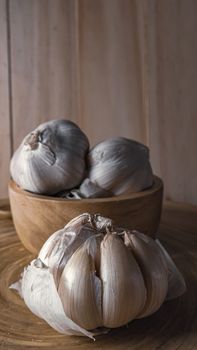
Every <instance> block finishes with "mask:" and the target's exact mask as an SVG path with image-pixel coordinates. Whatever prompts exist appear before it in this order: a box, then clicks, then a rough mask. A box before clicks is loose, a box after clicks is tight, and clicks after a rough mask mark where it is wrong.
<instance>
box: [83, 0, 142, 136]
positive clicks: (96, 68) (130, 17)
mask: <svg viewBox="0 0 197 350" xmlns="http://www.w3.org/2000/svg"><path fill="white" fill-rule="evenodd" d="M78 6H79V55H80V92H81V118H82V125H83V127H84V129H85V130H86V132H87V133H88V135H89V137H90V140H91V142H92V143H95V142H97V141H99V140H101V139H105V138H107V137H112V136H117V135H122V136H126V137H131V138H135V139H137V140H140V141H143V142H146V120H145V119H146V118H145V115H146V113H145V110H144V109H145V102H144V98H143V79H144V77H143V64H142V63H143V54H144V51H143V28H142V25H143V21H142V11H143V2H138V1H136V0H121V1H120V0H107V1H106V0H99V1H92V0H80V1H78Z"/></svg>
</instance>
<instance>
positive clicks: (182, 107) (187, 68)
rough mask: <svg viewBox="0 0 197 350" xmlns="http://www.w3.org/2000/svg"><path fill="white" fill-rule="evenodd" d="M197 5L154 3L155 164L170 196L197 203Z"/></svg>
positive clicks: (150, 36)
mask: <svg viewBox="0 0 197 350" xmlns="http://www.w3.org/2000/svg"><path fill="white" fill-rule="evenodd" d="M196 13H197V2H196V1H195V0H188V1H184V0H174V1H170V0H166V1H156V0H153V1H152V0H151V1H149V9H148V18H149V24H148V40H149V43H148V46H149V62H148V64H149V67H150V71H149V86H150V90H149V92H150V96H149V102H150V104H149V107H150V110H149V116H150V147H151V154H152V161H153V164H154V168H155V169H156V172H158V173H159V174H160V175H161V176H162V178H163V179H164V183H165V190H166V196H167V198H170V199H172V200H176V201H186V202H191V203H195V204H197V176H196V174H197V162H196V160H195V157H196V151H197V137H196V135H197V118H196V115H197V98H196V91H197V69H196V62H197V40H196V32H197V21H196Z"/></svg>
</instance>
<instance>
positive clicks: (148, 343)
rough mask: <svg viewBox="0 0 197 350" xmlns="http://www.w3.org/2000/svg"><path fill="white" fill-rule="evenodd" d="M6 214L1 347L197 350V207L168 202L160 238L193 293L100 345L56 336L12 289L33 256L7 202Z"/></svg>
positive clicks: (1, 247) (0, 271)
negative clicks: (14, 225)
mask: <svg viewBox="0 0 197 350" xmlns="http://www.w3.org/2000/svg"><path fill="white" fill-rule="evenodd" d="M1 204H2V208H1V211H0V218H1V219H0V257H1V263H0V310H1V313H0V349H9V350H17V349H21V350H22V349H24V350H25V349H31V350H33V349H39V348H42V349H53V348H58V350H63V349H64V350H66V349H69V350H70V349H73V350H74V349H81V350H82V349H84V350H85V349H86V350H90V349H102V350H104V349H107V350H112V349H118V350H120V349H121V350H122V349H141V350H143V349H144V350H156V349H161V350H162V349H165V350H175V349H179V350H180V349H183V350H192V349H193V350H195V349H196V348H197V207H194V206H189V205H177V204H173V203H167V204H166V205H165V209H164V212H163V219H162V224H161V227H160V230H159V236H160V239H161V240H162V242H163V243H164V245H165V247H166V248H167V249H168V251H169V252H170V253H171V255H172V256H173V258H174V260H175V261H176V264H177V266H178V267H179V268H180V270H181V271H182V273H183V274H184V276H185V279H186V283H187V287H188V290H187V293H186V294H185V295H184V296H182V297H180V298H178V299H177V300H174V301H169V302H167V303H165V304H164V305H163V306H162V308H161V309H160V310H159V311H158V312H157V313H155V314H154V315H152V316H150V317H148V318H146V319H143V320H137V321H134V322H132V323H131V324H129V325H128V327H122V328H120V329H117V330H113V331H112V332H111V333H110V334H108V335H104V336H100V337H98V338H97V340H96V342H93V341H92V340H90V339H88V338H83V337H66V336H63V335H60V334H58V333H56V332H55V331H54V330H53V329H51V328H50V327H49V326H48V325H47V324H46V323H45V322H43V321H42V320H40V319H38V318H37V317H36V316H34V315H33V314H31V312H30V311H29V310H28V309H27V308H26V307H25V305H24V303H23V301H22V300H21V299H20V298H19V297H18V296H17V295H16V294H15V292H13V291H12V290H9V289H8V286H9V285H10V284H11V283H12V282H14V281H15V280H16V279H17V278H18V277H19V275H20V272H21V271H22V269H23V266H24V265H25V264H27V263H28V262H29V261H30V260H31V259H32V258H33V256H32V255H30V254H29V253H28V252H27V251H26V250H25V249H24V248H23V247H22V245H21V243H20V242H19V241H18V238H17V236H16V233H15V231H14V228H13V224H12V221H11V219H9V212H7V213H4V215H3V211H5V210H7V208H6V205H5V204H6V203H5V202H1Z"/></svg>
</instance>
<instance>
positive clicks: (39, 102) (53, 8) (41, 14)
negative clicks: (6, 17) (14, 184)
mask: <svg viewBox="0 0 197 350" xmlns="http://www.w3.org/2000/svg"><path fill="white" fill-rule="evenodd" d="M10 23H11V55H12V67H11V69H12V89H13V91H12V97H13V101H12V103H13V137H14V148H16V147H17V146H18V145H19V143H20V142H21V141H22V139H23V137H24V136H25V135H26V134H27V133H28V132H29V131H31V130H33V129H34V128H35V127H36V126H37V125H39V124H40V123H41V122H43V121H46V120H50V119H55V118H67V119H74V120H75V121H78V120H77V114H78V106H77V100H78V97H77V86H76V62H75V57H76V53H75V51H76V48H75V1H72V0H66V1H64V0H56V1H53V0H42V1H39V0H29V1H26V0H15V1H10Z"/></svg>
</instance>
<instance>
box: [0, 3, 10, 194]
mask: <svg viewBox="0 0 197 350" xmlns="http://www.w3.org/2000/svg"><path fill="white" fill-rule="evenodd" d="M7 40H8V33H7V14H6V1H5V0H0V142H1V145H0V196H1V197H7V183H8V178H9V170H8V169H9V158H10V143H11V137H10V118H9V88H8V41H7Z"/></svg>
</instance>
